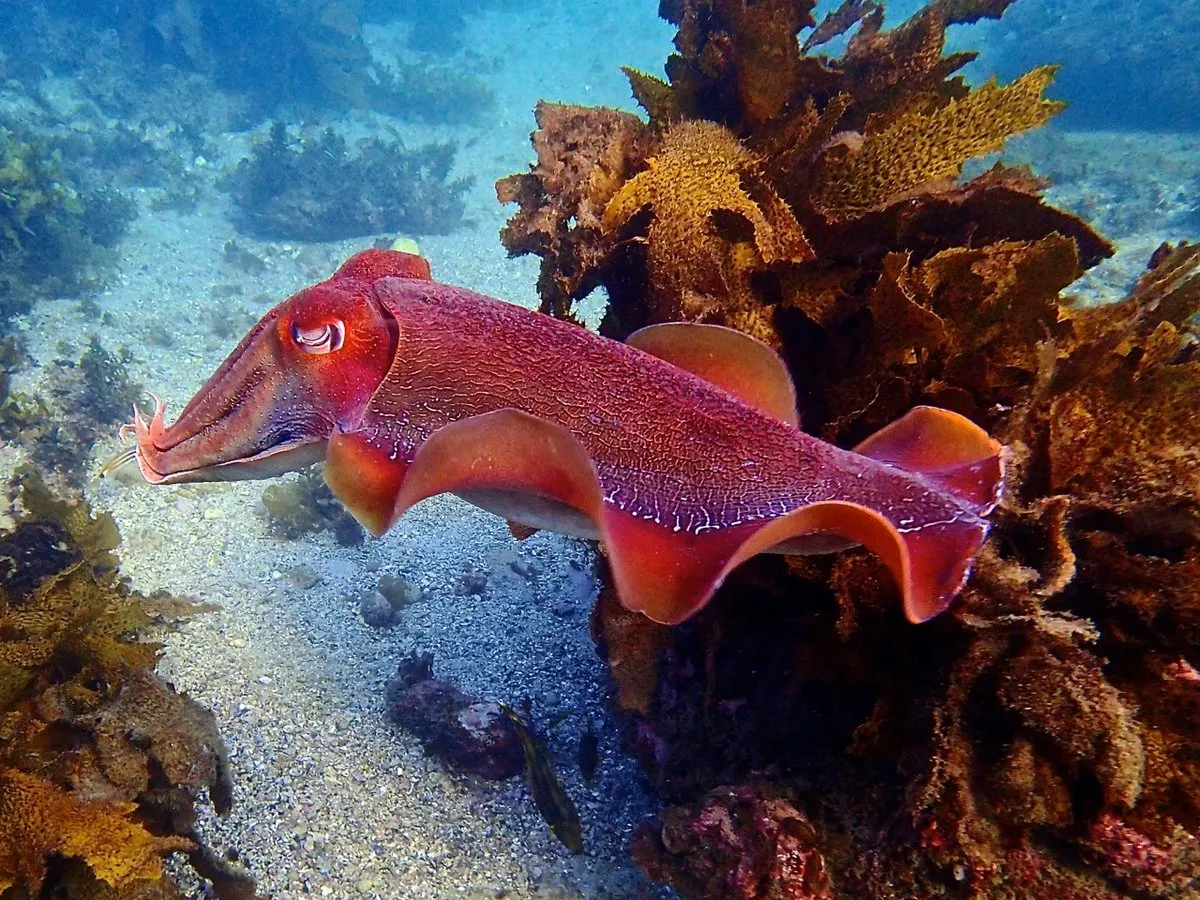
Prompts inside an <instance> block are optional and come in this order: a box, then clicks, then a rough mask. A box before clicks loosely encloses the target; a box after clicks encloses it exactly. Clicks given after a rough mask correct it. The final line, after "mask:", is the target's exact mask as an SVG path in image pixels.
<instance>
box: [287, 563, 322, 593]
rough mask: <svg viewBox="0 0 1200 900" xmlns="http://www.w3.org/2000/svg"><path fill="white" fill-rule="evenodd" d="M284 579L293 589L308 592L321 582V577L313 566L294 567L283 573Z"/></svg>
mask: <svg viewBox="0 0 1200 900" xmlns="http://www.w3.org/2000/svg"><path fill="white" fill-rule="evenodd" d="M283 578H284V580H285V581H286V582H287V583H288V584H290V585H291V586H292V587H294V588H297V589H299V590H302V591H306V590H308V589H309V588H310V587H312V586H313V585H315V584H317V583H318V582H320V580H321V576H320V575H318V574H317V572H316V570H315V569H314V568H313V567H312V566H305V565H299V566H292V567H291V568H290V569H288V570H287V571H286V572H284V573H283Z"/></svg>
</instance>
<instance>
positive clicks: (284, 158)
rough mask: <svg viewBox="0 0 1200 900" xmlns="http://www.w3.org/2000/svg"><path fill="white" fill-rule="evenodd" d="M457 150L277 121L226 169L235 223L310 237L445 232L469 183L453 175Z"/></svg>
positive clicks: (457, 216) (264, 233) (270, 233)
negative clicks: (292, 129)
mask: <svg viewBox="0 0 1200 900" xmlns="http://www.w3.org/2000/svg"><path fill="white" fill-rule="evenodd" d="M454 153H455V146H454V145H453V144H450V143H437V144H428V145H426V146H424V147H421V148H418V149H415V150H409V149H407V148H406V147H405V146H404V144H403V143H402V142H401V141H398V140H396V141H386V140H383V139H381V138H369V139H364V140H361V141H359V142H358V144H357V146H356V147H354V148H350V147H347V144H346V141H345V139H344V138H343V137H341V136H340V135H339V134H338V133H337V132H335V131H334V130H333V129H332V128H327V129H325V130H324V131H322V132H320V133H319V134H314V135H300V136H293V135H292V134H290V133H289V130H288V127H287V125H286V124H285V123H283V122H282V121H277V122H275V123H274V124H273V125H272V127H271V130H270V132H269V133H268V135H267V137H266V138H265V139H264V140H262V141H260V142H258V143H257V144H256V145H255V147H254V152H253V154H252V155H251V156H250V158H248V159H244V160H242V161H241V162H240V163H239V164H238V166H237V168H236V169H235V170H234V171H233V173H232V174H231V175H230V176H229V179H228V187H229V189H230V192H231V194H232V196H233V202H234V204H235V206H236V207H237V216H236V220H237V225H238V228H239V229H240V230H242V231H244V232H246V233H248V234H252V235H256V236H258V237H266V238H286V239H289V240H312V241H324V240H336V239H339V238H346V237H354V236H358V235H366V234H378V233H380V232H385V231H392V232H395V231H400V232H403V233H405V234H444V233H446V232H449V231H452V230H453V229H454V228H455V227H457V226H458V225H459V224H461V221H462V217H463V209H464V206H463V199H462V195H463V193H464V191H465V190H466V188H467V185H468V183H469V182H468V181H467V180H466V179H462V178H457V179H455V178H451V177H450V169H451V166H452V165H453V161H454Z"/></svg>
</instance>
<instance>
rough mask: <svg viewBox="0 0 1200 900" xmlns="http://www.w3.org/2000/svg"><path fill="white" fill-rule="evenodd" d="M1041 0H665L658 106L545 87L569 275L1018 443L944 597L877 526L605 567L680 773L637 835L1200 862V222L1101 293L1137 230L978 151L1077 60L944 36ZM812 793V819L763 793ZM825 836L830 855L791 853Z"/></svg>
mask: <svg viewBox="0 0 1200 900" xmlns="http://www.w3.org/2000/svg"><path fill="white" fill-rule="evenodd" d="M1008 5H1009V4H1008V2H1006V0H942V2H934V3H931V4H929V5H928V6H927V7H926V8H925V9H923V10H922V11H920V12H918V13H917V14H916V15H915V16H913V17H912V18H911V19H909V20H908V21H907V22H904V23H902V24H901V25H899V26H898V27H896V28H894V29H891V30H885V29H883V27H882V15H881V9H880V7H879V5H878V4H876V3H870V2H865V3H859V2H854V0H850V2H847V3H845V4H843V6H842V8H840V9H838V10H835V11H833V12H832V13H831V14H830V16H831V17H830V18H829V19H827V20H826V21H825V23H824V24H822V25H819V26H816V27H815V28H814V30H813V31H812V32H811V33H810V34H809V36H808V37H807V39H806V40H805V41H804V43H803V44H802V43H801V40H800V36H801V32H802V31H803V30H804V29H805V28H807V27H809V26H812V25H813V24H814V23H813V20H812V18H811V12H812V4H810V3H806V2H786V0H765V2H759V3H754V4H749V3H744V2H742V0H675V2H672V3H665V4H663V5H662V11H663V15H664V16H665V17H666V18H668V19H669V20H670V21H672V22H673V23H675V24H676V25H678V27H679V31H678V35H677V37H676V51H677V52H676V53H675V54H673V55H672V56H671V58H670V59H669V60H668V63H667V67H666V74H667V78H666V80H663V79H659V78H656V77H654V76H651V75H646V74H642V73H634V72H631V73H630V83H631V86H632V88H633V91H634V96H635V97H636V98H637V100H638V102H639V103H640V104H641V105H642V107H643V109H644V110H645V111H646V112H647V113H648V116H649V122H645V121H642V120H641V119H638V118H637V117H635V116H631V115H628V114H625V113H619V112H614V111H612V110H589V109H587V108H583V107H564V106H551V105H548V104H542V105H540V106H539V107H538V110H537V117H538V123H539V130H538V131H537V132H536V133H535V134H534V138H533V140H534V145H535V148H536V149H537V154H538V160H537V163H536V164H535V166H534V167H533V168H532V170H531V172H529V173H528V174H521V175H514V176H510V177H509V178H507V179H504V180H502V181H501V182H500V183H499V184H498V186H497V190H498V195H499V196H500V198H501V199H502V200H508V201H515V202H517V203H518V204H519V207H520V208H519V211H518V212H517V214H516V215H514V216H513V218H512V219H511V220H510V222H509V224H508V225H507V227H506V228H505V230H504V231H503V233H502V238H503V240H504V242H505V244H506V246H507V247H508V248H509V250H510V252H512V253H530V252H532V253H537V254H538V255H539V256H541V258H542V268H541V276H540V279H539V290H540V292H541V297H542V308H543V310H544V311H546V312H549V313H551V314H553V315H557V316H560V317H565V318H570V317H573V316H574V315H575V304H576V303H578V302H579V301H580V300H581V299H582V298H583V297H585V296H586V295H587V294H588V293H589V292H591V291H592V290H594V289H595V288H597V287H603V288H604V289H605V291H606V293H607V295H608V298H609V308H608V311H607V313H606V315H605V318H604V320H603V322H602V324H601V329H602V331H603V332H604V333H606V334H608V335H610V336H613V337H617V338H622V337H624V336H626V335H627V334H628V333H629V332H630V331H632V330H633V329H635V328H638V327H641V326H642V325H645V324H648V323H652V322H662V321H669V320H673V319H678V318H686V319H693V320H700V321H708V322H715V323H720V324H726V325H730V326H733V327H737V328H740V329H742V330H745V331H749V332H751V333H753V334H755V335H757V336H759V337H761V338H762V339H764V340H767V341H768V342H770V343H771V344H772V345H773V346H775V347H776V349H777V350H778V351H779V352H780V353H781V355H782V356H783V358H784V360H785V361H786V362H787V364H788V365H789V368H790V370H791V372H792V374H793V376H794V378H795V381H796V383H797V385H798V387H799V396H800V404H801V407H802V409H801V413H802V417H801V418H802V422H803V423H804V427H805V428H806V429H807V430H809V431H811V432H813V433H815V434H818V435H819V436H821V437H822V438H824V439H826V440H829V441H832V442H835V443H837V444H839V445H841V446H846V447H851V446H854V445H855V444H856V443H857V442H858V441H860V440H861V439H863V438H864V437H866V436H867V435H868V434H870V433H871V432H873V431H875V430H876V429H877V428H879V427H880V426H882V425H884V424H887V423H888V422H891V421H894V420H895V419H896V418H898V417H899V416H901V415H903V414H904V413H905V412H907V411H908V410H910V409H911V408H912V407H913V406H914V405H917V404H922V403H925V404H933V405H937V406H942V407H945V408H949V409H953V410H955V411H957V412H960V413H962V414H963V415H966V416H968V417H970V418H972V419H973V420H974V421H976V422H978V423H979V424H981V425H982V426H983V427H985V428H987V429H988V430H989V432H991V433H992V434H993V435H994V436H995V437H996V438H997V439H999V440H1001V441H1003V442H1004V443H1005V444H1006V445H1007V446H1008V447H1009V452H1010V467H1009V477H1008V481H1007V485H1006V488H1005V492H1004V496H1003V498H1002V500H1001V503H1000V505H999V507H998V509H997V510H996V511H995V512H994V513H993V514H992V520H993V530H992V534H991V537H990V538H989V541H988V543H987V545H986V546H985V547H984V549H983V552H982V553H981V555H980V557H979V559H978V561H977V563H976V566H975V570H974V573H973V575H972V578H971V580H970V582H969V583H968V585H967V587H966V589H965V590H964V592H963V594H962V595H961V597H960V599H959V600H958V601H957V603H956V604H955V606H954V607H953V608H952V610H951V611H950V612H949V613H948V614H946V615H943V616H941V617H939V618H938V619H936V620H934V621H932V622H930V623H928V624H926V625H922V626H919V627H914V626H911V625H909V624H907V623H906V622H904V621H903V618H902V616H901V615H900V614H899V612H898V609H899V604H898V603H897V600H896V596H895V586H894V584H893V582H892V579H891V578H890V577H889V575H888V573H887V571H886V569H885V568H884V567H883V565H882V564H881V563H880V562H879V560H878V559H876V558H875V557H873V556H871V555H870V554H868V553H866V552H865V551H847V552H845V553H842V554H840V555H838V556H833V557H814V558H801V559H788V560H784V559H778V558H759V559H756V560H752V561H750V562H749V563H747V564H745V565H744V566H742V567H741V568H740V569H739V570H738V571H737V572H735V573H734V574H733V576H732V577H731V578H730V579H728V581H727V582H726V584H725V585H724V586H723V587H722V589H721V591H720V592H719V594H718V596H717V597H716V599H715V600H714V601H713V603H712V604H711V605H710V606H709V607H708V608H707V609H706V610H704V611H703V612H701V613H700V614H699V615H697V616H696V617H695V618H694V619H693V620H690V621H689V622H687V623H685V624H684V625H683V626H679V627H676V628H672V629H667V628H664V627H662V626H657V625H654V624H653V623H649V622H645V621H639V620H637V618H636V617H631V616H630V615H629V614H628V613H626V612H625V611H624V610H622V609H621V608H620V607H619V605H618V604H616V603H615V602H612V599H611V596H609V594H610V593H611V592H602V593H601V599H600V601H599V602H598V605H597V608H596V610H595V612H594V614H593V633H594V634H595V635H596V637H597V641H598V644H599V645H600V648H601V652H602V653H603V654H604V655H605V656H606V658H607V659H608V661H609V664H610V667H611V668H612V673H613V678H614V682H615V701H616V703H617V704H618V706H619V707H621V708H622V709H623V710H625V713H626V726H625V739H626V743H627V745H628V746H629V747H630V748H631V749H632V750H633V751H634V752H635V753H636V754H637V755H638V756H639V758H640V759H641V760H642V762H643V765H644V767H645V768H646V769H647V771H648V773H649V774H650V776H651V777H652V779H653V780H654V782H655V784H656V785H657V787H658V789H659V792H660V795H661V797H662V798H663V800H664V802H665V803H666V804H667V809H666V810H665V811H664V812H663V814H662V816H661V818H660V819H659V820H657V821H653V822H650V823H647V824H646V825H644V826H643V828H642V829H641V830H640V832H639V835H638V837H637V839H636V841H635V846H636V855H637V858H638V859H639V861H640V862H641V863H642V864H643V866H644V867H645V868H646V869H647V871H648V872H649V873H650V874H651V875H652V876H653V877H655V878H657V879H660V880H664V881H669V882H670V883H672V884H673V885H674V886H675V887H676V888H677V889H678V890H680V891H681V892H682V893H683V894H684V895H685V896H695V897H701V896H743V897H772V896H785V895H787V896H793V895H796V892H797V891H808V892H810V893H812V894H813V895H820V892H822V891H826V890H828V891H832V893H833V895H836V896H869V897H877V898H902V897H913V896H921V897H943V896H945V897H949V896H975V897H989V898H990V897H1014V898H1015V897H1029V898H1040V897H1045V898H1049V897H1054V898H1063V900H1073V898H1084V897H1087V898H1110V897H1111V898H1115V897H1126V896H1133V895H1136V896H1143V897H1177V896H1186V895H1189V894H1191V893H1195V892H1197V891H1200V883H1198V882H1197V881H1196V878H1197V876H1196V873H1197V872H1200V838H1198V835H1200V779H1197V778H1196V776H1195V765H1194V760H1195V758H1196V754H1197V753H1198V752H1200V675H1197V671H1198V664H1200V659H1198V658H1197V650H1196V648H1197V647H1198V646H1200V594H1198V593H1197V587H1196V585H1197V584H1198V583H1200V582H1197V580H1196V575H1197V573H1198V571H1200V570H1198V565H1200V529H1198V528H1197V525H1198V522H1200V519H1198V513H1200V499H1198V498H1200V482H1198V478H1200V451H1198V450H1197V446H1198V445H1197V441H1196V437H1195V428H1194V423H1195V422H1196V421H1200V408H1198V406H1200V383H1197V378H1198V377H1200V368H1198V366H1200V359H1197V358H1196V353H1197V350H1196V348H1197V326H1196V321H1197V316H1198V315H1200V249H1198V248H1196V247H1193V246H1189V245H1180V246H1178V247H1170V246H1164V247H1163V248H1161V249H1160V251H1159V252H1158V253H1156V254H1155V256H1154V258H1153V259H1152V260H1151V262H1150V265H1149V267H1148V270H1147V272H1146V274H1145V275H1144V277H1143V278H1142V279H1141V280H1140V281H1139V283H1138V285H1137V286H1136V287H1135V288H1134V290H1133V291H1132V293H1131V294H1130V295H1129V297H1127V298H1126V299H1125V300H1123V301H1121V302H1119V303H1115V304H1112V305H1110V306H1100V307H1097V306H1086V305H1082V304H1079V303H1077V302H1075V301H1073V300H1072V299H1071V298H1070V296H1069V290H1070V285H1071V283H1072V282H1073V281H1075V280H1076V279H1077V278H1078V277H1079V276H1080V275H1081V274H1082V273H1083V272H1084V271H1086V270H1087V269H1088V268H1090V267H1091V266H1093V265H1095V264H1096V263H1097V262H1098V261H1100V260H1101V259H1103V258H1104V257H1106V256H1108V255H1109V254H1111V252H1112V248H1111V246H1110V245H1109V244H1108V242H1107V241H1105V239H1104V238H1103V237H1101V236H1099V235H1098V234H1096V233H1095V232H1094V231H1093V230H1092V229H1091V228H1090V227H1089V226H1088V225H1087V224H1086V223H1084V222H1083V221H1081V220H1079V219H1078V218H1076V217H1074V216H1071V215H1069V214H1067V213H1065V212H1062V211H1060V210H1057V209H1055V208H1053V207H1051V206H1049V205H1047V204H1046V203H1045V202H1044V201H1043V199H1042V197H1041V190H1042V189H1043V188H1044V187H1045V185H1044V183H1043V182H1041V181H1040V180H1039V179H1038V178H1037V177H1036V176H1035V175H1034V174H1033V173H1031V172H1029V171H1027V170H1023V169H1016V168H1011V167H1008V166H1005V165H1003V164H996V165H994V166H993V167H992V168H991V169H989V170H987V171H985V172H983V173H982V174H979V175H976V176H974V177H971V178H969V179H966V180H964V179H963V178H962V172H963V170H964V165H965V163H966V162H968V161H969V160H970V159H972V158H975V157H977V156H979V155H980V154H984V153H988V152H991V151H993V150H995V149H997V148H999V147H1000V146H1001V145H1002V143H1003V141H1004V139H1005V138H1006V137H1007V136H1009V135H1012V134H1015V133H1018V132H1020V131H1024V130H1026V129H1028V128H1032V127H1036V126H1037V125H1039V124H1041V123H1042V122H1044V121H1046V119H1048V118H1049V117H1050V116H1051V115H1053V114H1054V113H1055V112H1056V111H1057V110H1058V109H1059V108H1060V105H1059V104H1057V103H1056V102H1055V101H1053V100H1049V99H1047V98H1046V96H1045V92H1046V90H1047V88H1048V85H1049V82H1050V78H1051V77H1052V75H1053V69H1052V68H1038V69H1035V70H1033V71H1031V72H1029V73H1027V74H1026V75H1024V76H1021V77H1019V78H1017V79H1016V80H1015V81H1013V82H1011V83H1010V84H1007V85H999V84H995V83H988V84H984V85H981V86H978V87H971V86H970V85H968V84H967V83H966V82H965V81H964V80H963V79H962V78H961V77H960V76H959V75H958V74H956V73H957V72H958V71H959V70H960V69H961V67H962V66H963V65H964V64H965V63H966V62H967V61H968V60H969V59H970V58H971V54H961V53H960V54H952V55H946V54H945V53H944V34H945V29H946V27H947V26H948V25H949V24H953V23H956V22H969V21H974V20H977V19H979V18H983V17H997V16H999V15H1000V14H1001V13H1002V12H1003V11H1004V9H1005V8H1006V7H1007V6H1008ZM850 29H856V30H855V32H854V33H853V34H852V36H851V37H850V38H849V40H848V43H847V47H846V50H845V52H844V53H843V54H842V55H841V56H840V57H837V58H832V57H828V56H814V55H809V54H808V52H807V50H808V49H811V48H814V47H819V46H821V45H823V44H824V43H825V42H827V41H828V40H830V39H832V38H833V37H834V36H836V35H838V34H840V33H844V32H846V31H848V30H850ZM606 597H607V598H608V599H607V600H606V599H605V598H606ZM784 800H786V804H787V808H786V810H785V812H786V816H785V818H787V819H788V821H793V820H794V821H798V822H802V823H804V824H803V827H800V826H797V828H799V831H798V832H797V834H800V835H801V836H800V838H798V840H799V843H798V844H797V843H795V842H793V843H789V844H786V845H784V844H781V843H780V842H779V840H778V834H779V830H778V828H776V827H775V826H771V828H768V827H767V824H769V821H770V815H768V814H767V813H766V812H764V810H778V809H784V807H783V806H780V805H779V803H782V802H783V801H784ZM772 815H773V814H772ZM721 822H728V823H729V824H728V827H723V826H721V827H718V826H720V823H721ZM756 823H758V824H756ZM772 829H774V830H772ZM804 859H813V860H817V861H823V862H821V865H820V872H821V878H820V879H819V881H814V882H813V883H811V884H808V883H803V882H801V881H796V880H795V879H794V878H793V879H792V880H791V881H789V880H788V877H790V876H787V874H786V873H787V872H788V871H789V870H788V869H787V863H788V861H789V860H791V861H793V862H795V861H798V860H804ZM714 860H727V862H728V865H724V866H720V865H715V864H714V862H713V861H714ZM739 861H745V862H744V863H743V862H739ZM706 867H707V868H706ZM731 867H732V869H731ZM730 871H735V872H737V871H744V872H745V873H746V878H745V879H744V880H742V881H739V882H737V883H736V884H735V883H731V882H728V881H727V880H726V881H722V880H721V879H722V878H726V877H727V876H728V873H729V872H730ZM814 871H816V870H815V869H814ZM789 892H790V893H789ZM801 895H803V894H801Z"/></svg>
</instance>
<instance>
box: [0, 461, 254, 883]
mask: <svg viewBox="0 0 1200 900" xmlns="http://www.w3.org/2000/svg"><path fill="white" fill-rule="evenodd" d="M13 488H14V497H15V503H16V504H17V505H16V507H15V508H14V513H15V525H14V527H13V528H12V530H11V531H9V532H8V533H7V534H5V535H3V536H0V896H3V897H5V898H9V897H12V898H20V897H33V896H51V895H53V896H56V897H89V898H91V897H113V898H117V897H139V898H148V897H178V896H180V895H179V893H178V891H177V890H176V889H175V887H174V885H173V884H172V883H171V882H170V881H169V880H166V879H164V877H163V876H164V870H163V865H162V862H163V859H164V857H166V856H167V855H169V854H172V853H183V854H186V855H187V857H188V858H189V859H190V861H191V863H192V865H193V867H194V868H195V869H196V871H197V873H198V874H200V875H201V876H202V877H204V878H207V879H210V880H211V881H212V884H213V888H214V890H215V892H216V894H217V896H220V897H225V898H235V900H240V898H249V897H253V896H254V891H253V882H252V881H251V879H250V878H249V876H247V875H246V874H245V873H243V872H241V871H239V870H236V869H235V868H233V867H232V866H230V865H229V864H228V863H225V862H223V861H222V860H221V859H220V858H219V857H217V856H216V854H214V853H213V852H212V851H211V850H210V849H209V848H207V847H206V846H204V844H203V843H202V842H201V841H200V840H199V838H197V836H196V835H195V833H194V831H193V827H194V823H195V816H196V810H195V805H196V802H197V801H198V800H199V799H200V798H201V796H202V795H203V794H204V793H207V796H208V798H209V801H210V802H211V803H212V804H213V807H214V808H215V809H216V810H217V812H218V813H221V814H224V813H226V812H228V811H229V808H230V805H231V803H232V785H231V782H230V774H229V763H228V760H227V759H226V755H225V748H224V745H223V743H222V742H221V738H220V736H219V735H218V734H217V730H216V722H215V720H214V718H213V716H212V713H210V712H209V711H207V710H205V709H203V708H202V707H200V706H199V705H198V704H197V703H196V702H195V701H194V700H191V699H190V698H188V697H186V696H185V695H181V694H178V693H176V692H175V690H174V689H173V688H172V687H171V686H170V685H169V684H168V683H167V682H166V681H164V680H163V679H162V678H161V677H159V676H158V675H156V674H155V673H154V671H153V669H154V665H155V663H156V661H157V658H158V653H159V650H160V649H161V645H160V644H158V643H156V642H154V641H152V640H150V639H148V637H147V636H146V632H147V631H148V630H149V629H151V628H152V627H155V626H162V625H168V624H170V623H172V622H174V621H177V620H178V619H179V618H180V617H182V616H186V615H190V614H192V613H194V612H196V611H197V609H202V608H203V607H197V606H196V605H195V604H191V603H188V602H184V601H181V600H178V599H176V598H174V597H171V596H169V595H166V594H155V595H152V596H144V595H142V594H140V593H138V592H136V591H134V590H132V589H131V588H130V587H129V584H128V582H127V580H126V579H124V578H123V577H122V576H121V575H120V572H119V569H118V567H117V559H116V556H115V554H114V551H115V550H116V547H117V545H118V542H119V536H118V534H117V528H116V525H115V523H114V522H113V520H112V519H111V518H110V517H109V516H106V515H99V516H97V515H93V514H92V512H91V510H90V509H89V508H88V507H87V505H86V504H84V503H82V502H79V501H72V500H65V499H60V498H57V497H55V496H54V495H52V494H51V493H50V492H49V490H48V489H47V488H46V487H45V486H44V485H43V484H42V482H41V480H40V478H39V477H38V476H37V475H36V473H35V472H34V471H33V470H25V471H22V472H20V473H19V474H18V476H17V478H16V480H15V481H14V485H13Z"/></svg>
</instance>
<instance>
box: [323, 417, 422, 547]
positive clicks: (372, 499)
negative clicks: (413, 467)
mask: <svg viewBox="0 0 1200 900" xmlns="http://www.w3.org/2000/svg"><path fill="white" fill-rule="evenodd" d="M394 457H395V454H393V453H391V452H390V451H387V450H385V449H384V448H382V447H377V446H375V445H374V444H372V443H370V442H369V441H368V440H367V439H366V436H365V435H364V434H362V433H361V432H335V433H334V434H333V436H332V437H330V438H329V442H328V444H327V445H326V447H325V483H326V484H327V485H329V489H330V490H331V491H333V494H334V496H335V497H337V498H338V500H339V501H341V503H342V505H343V506H345V507H346V509H348V510H349V511H350V514H351V515H352V516H354V518H356V519H358V521H359V522H360V523H362V526H363V527H364V528H366V529H367V531H369V532H371V534H373V535H375V537H379V536H380V535H382V534H383V533H384V532H385V531H387V530H388V529H389V528H391V527H392V523H393V522H395V521H396V519H397V518H398V516H397V515H396V512H395V507H396V497H397V495H398V494H399V493H400V487H401V485H402V484H403V483H404V476H405V472H406V470H407V469H408V466H407V465H406V464H405V462H404V461H403V460H400V459H398V458H394Z"/></svg>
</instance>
